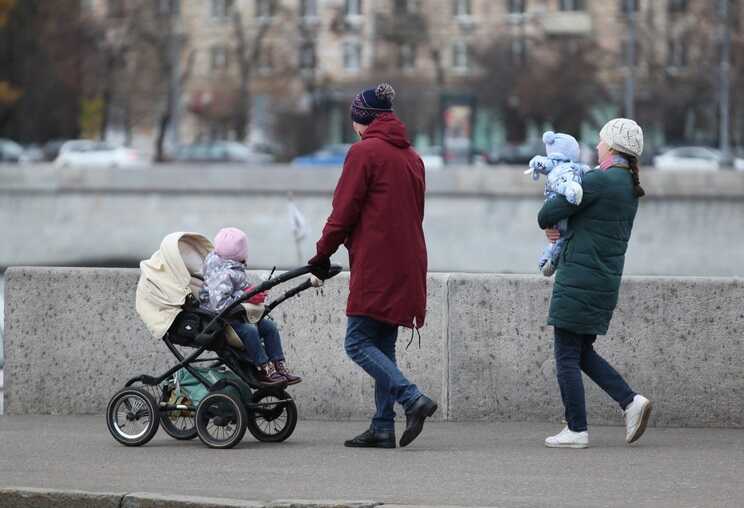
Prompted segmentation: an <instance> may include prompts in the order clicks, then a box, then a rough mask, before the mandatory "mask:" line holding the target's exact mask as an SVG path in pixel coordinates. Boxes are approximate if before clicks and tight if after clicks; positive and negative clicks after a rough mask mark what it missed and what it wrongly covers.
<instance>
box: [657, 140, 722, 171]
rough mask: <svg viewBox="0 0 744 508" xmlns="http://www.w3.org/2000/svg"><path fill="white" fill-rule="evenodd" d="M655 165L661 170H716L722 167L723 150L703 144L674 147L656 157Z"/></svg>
mask: <svg viewBox="0 0 744 508" xmlns="http://www.w3.org/2000/svg"><path fill="white" fill-rule="evenodd" d="M654 167H655V168H656V169H661V170H700V171H716V170H718V169H720V167H721V152H719V151H718V150H716V149H714V148H706V147H702V146H683V147H680V148H672V149H671V150H669V151H667V152H664V153H663V154H661V155H657V156H656V157H654Z"/></svg>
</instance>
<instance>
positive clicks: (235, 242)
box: [214, 228, 248, 263]
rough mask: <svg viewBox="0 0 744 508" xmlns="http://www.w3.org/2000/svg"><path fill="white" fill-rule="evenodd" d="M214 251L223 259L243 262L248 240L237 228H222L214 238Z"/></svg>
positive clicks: (246, 252) (246, 254)
mask: <svg viewBox="0 0 744 508" xmlns="http://www.w3.org/2000/svg"><path fill="white" fill-rule="evenodd" d="M214 251H215V252H216V253H217V254H218V255H219V256H220V257H223V258H225V259H232V260H233V261H239V262H241V263H242V262H243V261H245V258H246V257H247V256H248V238H247V237H246V236H245V233H243V232H242V231H241V230H239V229H238V228H223V229H220V231H219V232H218V233H217V236H215V237H214Z"/></svg>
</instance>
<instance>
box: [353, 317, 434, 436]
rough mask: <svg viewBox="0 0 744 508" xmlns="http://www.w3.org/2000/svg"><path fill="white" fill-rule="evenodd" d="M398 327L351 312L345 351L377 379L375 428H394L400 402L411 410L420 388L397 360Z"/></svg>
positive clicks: (392, 429)
mask: <svg viewBox="0 0 744 508" xmlns="http://www.w3.org/2000/svg"><path fill="white" fill-rule="evenodd" d="M397 339H398V327H397V326H394V325H390V324H387V323H383V322H381V321H377V320H375V319H372V318H368V317H365V316H349V321H348V326H347V329H346V341H345V344H344V345H345V347H346V354H348V355H349V358H351V359H352V360H353V361H354V363H356V364H357V365H359V366H360V367H361V368H363V369H364V370H365V372H367V374H369V375H370V376H371V377H372V378H373V379H374V380H375V406H377V411H376V412H375V416H374V417H373V418H372V425H371V426H370V428H371V429H372V431H373V432H394V431H395V411H394V410H393V406H394V405H395V403H396V402H398V403H399V404H400V405H401V406H403V409H405V410H408V409H409V408H410V407H411V406H412V405H413V403H414V402H416V400H417V399H418V398H419V397H421V392H420V391H419V389H418V388H417V387H416V385H415V384H413V383H411V382H410V381H408V379H406V377H405V376H404V375H403V373H402V372H401V371H400V370H399V369H398V366H397V365H396V362H395V343H396V341H397Z"/></svg>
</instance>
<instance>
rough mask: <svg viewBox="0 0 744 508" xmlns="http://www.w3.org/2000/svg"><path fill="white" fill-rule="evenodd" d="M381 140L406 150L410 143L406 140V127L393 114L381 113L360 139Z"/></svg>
mask: <svg viewBox="0 0 744 508" xmlns="http://www.w3.org/2000/svg"><path fill="white" fill-rule="evenodd" d="M370 138H375V139H381V140H383V141H387V142H388V143H390V144H391V145H393V146H397V147H398V148H408V147H409V146H411V142H410V141H409V140H408V132H407V131H406V126H405V125H404V124H403V122H401V121H400V119H399V118H398V117H397V116H395V113H383V114H381V115H379V116H378V117H377V118H375V119H374V120H372V123H371V124H369V127H367V130H366V131H364V134H363V135H362V139H370Z"/></svg>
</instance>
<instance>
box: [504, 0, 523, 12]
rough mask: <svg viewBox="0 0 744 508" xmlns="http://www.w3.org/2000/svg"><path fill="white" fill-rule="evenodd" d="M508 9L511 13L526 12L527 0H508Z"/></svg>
mask: <svg viewBox="0 0 744 508" xmlns="http://www.w3.org/2000/svg"><path fill="white" fill-rule="evenodd" d="M506 10H507V11H509V14H524V12H525V11H526V10H527V0H506Z"/></svg>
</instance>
